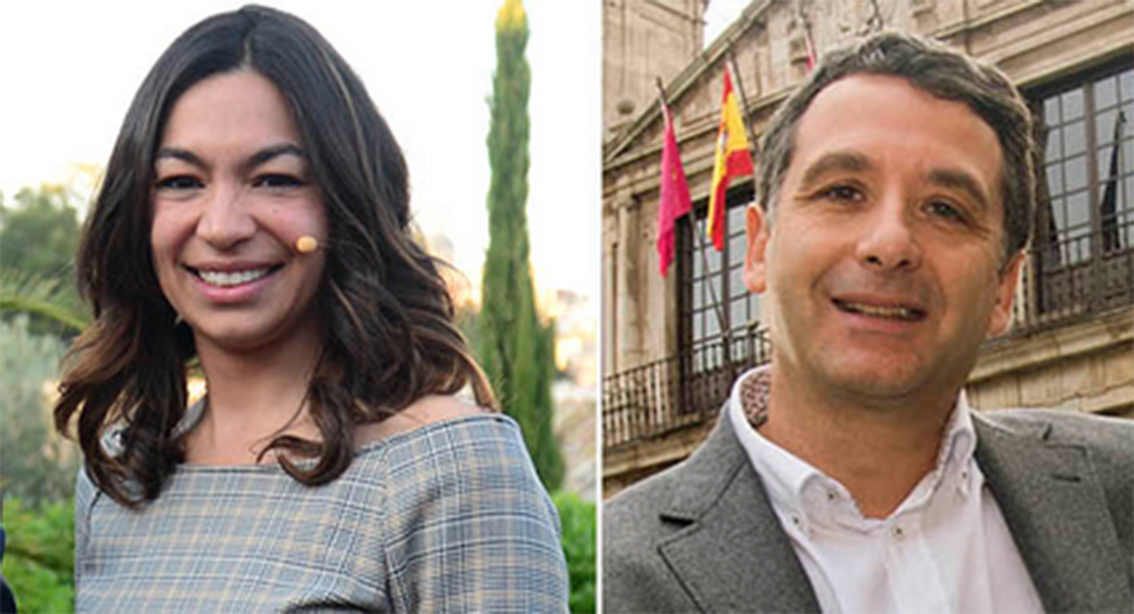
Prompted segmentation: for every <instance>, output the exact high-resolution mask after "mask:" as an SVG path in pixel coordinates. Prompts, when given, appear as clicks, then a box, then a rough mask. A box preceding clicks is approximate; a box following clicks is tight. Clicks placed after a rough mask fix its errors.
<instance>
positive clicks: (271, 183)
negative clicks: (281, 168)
mask: <svg viewBox="0 0 1134 614" xmlns="http://www.w3.org/2000/svg"><path fill="white" fill-rule="evenodd" d="M252 185H254V186H255V187H258V188H272V189H280V188H298V187H300V186H302V185H303V182H302V181H301V180H300V179H299V178H297V177H293V176H291V175H261V176H260V177H257V178H256V181H255V182H253V184H252Z"/></svg>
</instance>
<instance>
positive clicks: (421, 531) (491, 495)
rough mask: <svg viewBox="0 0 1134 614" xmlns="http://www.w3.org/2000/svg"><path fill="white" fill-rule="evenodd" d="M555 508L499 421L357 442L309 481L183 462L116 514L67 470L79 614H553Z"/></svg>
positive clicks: (557, 575)
mask: <svg viewBox="0 0 1134 614" xmlns="http://www.w3.org/2000/svg"><path fill="white" fill-rule="evenodd" d="M558 522H559V521H558V516H557V514H556V511H555V508H554V506H553V505H552V503H551V501H550V500H549V498H548V496H547V493H546V492H545V491H544V490H543V487H542V486H541V485H540V482H539V480H538V478H537V477H536V473H535V469H534V468H533V466H532V464H531V460H530V459H529V457H528V453H527V450H526V449H525V447H524V443H523V439H522V437H521V435H520V430H519V427H518V426H517V425H516V423H515V422H513V421H512V420H511V419H510V418H508V417H506V416H502V415H498V414H481V415H475V416H467V417H462V418H458V419H455V420H450V421H446V422H438V423H433V424H428V425H425V426H422V427H421V428H418V429H416V430H412V431H407V432H403V433H400V434H397V435H393V436H391V437H388V438H385V439H382V440H379V441H375V442H372V443H370V444H368V445H366V446H364V447H363V448H361V449H360V450H359V452H358V453H357V455H356V456H355V458H354V462H353V463H352V464H351V466H350V468H349V469H348V470H347V471H346V473H344V474H343V475H342V476H341V477H339V478H338V479H337V480H335V481H333V482H332V483H330V484H328V485H325V486H321V487H308V486H304V485H302V484H300V483H298V482H296V481H295V480H293V479H292V478H291V477H289V476H288V475H287V474H286V473H284V472H283V471H282V470H281V469H280V468H279V467H278V466H275V465H257V466H239V467H205V466H191V465H187V466H182V467H181V468H179V469H178V471H177V472H176V473H175V474H174V475H173V476H172V477H171V478H170V480H169V483H168V484H167V486H166V488H165V490H164V491H163V492H162V494H161V496H160V497H159V498H158V499H157V500H156V501H154V502H153V503H151V504H149V505H148V506H146V507H145V508H143V509H142V510H141V511H131V510H129V509H126V508H124V507H122V506H120V505H118V504H117V503H116V502H115V501H114V500H113V499H111V498H110V497H107V496H105V495H104V494H102V493H101V492H100V491H99V490H98V489H97V488H96V487H95V486H94V485H93V484H92V482H91V481H90V479H89V478H88V477H87V475H86V473H85V472H83V471H80V475H79V480H78V487H77V491H76V499H75V576H76V577H75V580H76V610H77V611H79V612H165V613H174V612H210V613H213V612H280V611H286V612H316V611H324V610H332V609H333V610H336V611H365V612H415V611H421V612H505V611H515V612H560V611H563V610H565V609H566V604H567V590H568V587H567V570H566V566H565V563H564V558H563V552H562V549H561V547H560V543H559V524H558Z"/></svg>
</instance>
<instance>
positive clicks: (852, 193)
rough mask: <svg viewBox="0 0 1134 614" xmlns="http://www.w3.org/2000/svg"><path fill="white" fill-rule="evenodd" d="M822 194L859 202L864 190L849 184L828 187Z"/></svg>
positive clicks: (834, 198) (826, 196)
mask: <svg viewBox="0 0 1134 614" xmlns="http://www.w3.org/2000/svg"><path fill="white" fill-rule="evenodd" d="M822 196H823V197H824V198H829V199H831V200H838V201H846V202H858V201H860V200H862V198H863V196H862V192H860V191H859V190H858V189H857V188H853V187H851V186H849V185H837V186H834V187H830V188H827V189H826V190H824V191H823V193H822Z"/></svg>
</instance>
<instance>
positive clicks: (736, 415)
mask: <svg viewBox="0 0 1134 614" xmlns="http://www.w3.org/2000/svg"><path fill="white" fill-rule="evenodd" d="M754 378H755V379H754ZM768 379H769V378H768V372H767V367H763V368H760V369H755V370H753V371H749V372H748V373H745V374H744V375H743V376H741V377H740V378H739V379H738V380H737V382H736V384H735V385H734V387H733V390H732V395H731V398H730V400H729V404H728V409H727V411H728V412H729V415H728V419H730V420H732V425H733V428H734V429H735V430H736V433H737V436H738V437H739V438H740V443H741V445H742V446H743V447H744V450H745V451H746V453H747V455H748V458H749V460H750V461H751V462H752V465H753V467H754V468H755V469H756V472H757V473H758V474H759V475H760V478H761V480H762V481H763V483H764V488H765V490H766V491H767V493H768V499H769V500H770V501H771V504H772V508H773V509H774V510H775V512H776V515H777V516H778V517H779V519H780V523H781V524H782V525H783V528H784V531H785V532H786V533H787V535H788V538H789V539H790V540H791V544H792V547H793V548H794V549H795V553H796V555H797V556H798V557H799V560H800V562H801V563H802V565H803V569H804V571H805V572H806V573H807V577H808V578H809V579H810V581H811V586H812V587H813V588H814V590H815V596H816V598H817V599H818V601H819V607H820V608H822V610H823V612H827V613H845V614H875V613H879V614H881V613H890V612H893V613H903V614H910V613H916V614H932V613H936V612H956V613H965V614H968V613H978V612H988V613H992V612H995V613H997V614H1011V613H1024V612H1042V611H1043V607H1042V605H1041V604H1040V600H1039V595H1038V594H1037V593H1036V589H1035V585H1034V584H1033V583H1032V579H1031V576H1030V575H1029V574H1028V570H1027V568H1026V567H1025V566H1024V562H1023V559H1021V558H1020V552H1019V550H1017V548H1016V543H1015V542H1014V541H1013V539H1012V535H1011V533H1009V531H1008V526H1007V524H1005V521H1004V516H1003V514H1002V513H1001V511H1000V507H999V506H998V505H997V504H996V500H995V499H994V498H993V496H992V493H991V492H990V491H989V489H988V487H987V485H986V484H985V480H984V474H982V473H981V471H980V467H979V466H978V465H977V462H976V458H975V457H974V456H973V452H974V450H975V449H976V431H975V430H974V428H973V423H972V418H971V416H970V410H969V407H968V403H967V402H966V400H965V395H964V392H963V391H962V392H961V395H960V396H959V397H958V399H957V403H956V407H955V409H954V411H953V415H952V416H951V418H950V420H949V423H948V427H947V428H946V432H945V437H944V439H943V440H942V444H941V446H940V448H939V453H938V457H937V463H936V465H935V467H934V469H933V470H932V471H931V472H929V473H928V474H927V475H926V476H925V477H924V478H922V480H921V482H920V483H918V485H917V486H916V487H915V488H914V489H913V491H912V492H910V494H909V496H907V497H906V499H905V501H903V502H902V503H901V504H900V505H899V506H898V508H897V509H896V510H894V512H893V513H892V514H891V515H890V516H889V517H888V518H885V519H877V518H865V517H863V516H862V514H861V513H860V512H859V509H858V506H857V504H856V503H855V501H854V498H853V497H852V496H851V494H850V492H849V491H847V489H846V488H845V487H844V486H843V485H842V484H840V483H839V482H838V481H836V480H834V479H832V478H830V477H828V476H827V475H824V474H823V472H821V471H819V470H818V469H816V468H814V467H812V466H811V465H809V464H808V463H807V462H805V461H803V460H802V459H800V458H798V457H796V456H795V455H793V454H791V453H790V452H788V451H787V450H784V449H783V448H781V447H779V446H778V445H776V444H774V443H772V442H771V441H769V440H768V439H766V438H765V437H764V436H763V435H761V434H760V432H759V431H758V430H756V429H755V428H753V427H752V425H751V423H750V421H749V419H748V415H750V414H754V413H760V412H762V411H766V406H767V382H768ZM746 384H747V385H746ZM742 399H743V401H742ZM745 402H747V404H748V406H747V407H746V406H745ZM746 410H747V412H746Z"/></svg>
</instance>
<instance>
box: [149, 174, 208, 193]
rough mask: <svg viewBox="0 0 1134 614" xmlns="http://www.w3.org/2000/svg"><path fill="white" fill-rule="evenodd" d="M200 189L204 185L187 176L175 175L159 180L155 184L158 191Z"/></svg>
mask: <svg viewBox="0 0 1134 614" xmlns="http://www.w3.org/2000/svg"><path fill="white" fill-rule="evenodd" d="M201 187H204V184H203V183H201V182H200V181H199V180H197V178H196V177H191V176H189V175H175V176H173V177H166V178H164V179H159V180H158V182H157V189H159V190H193V189H196V188H201Z"/></svg>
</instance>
